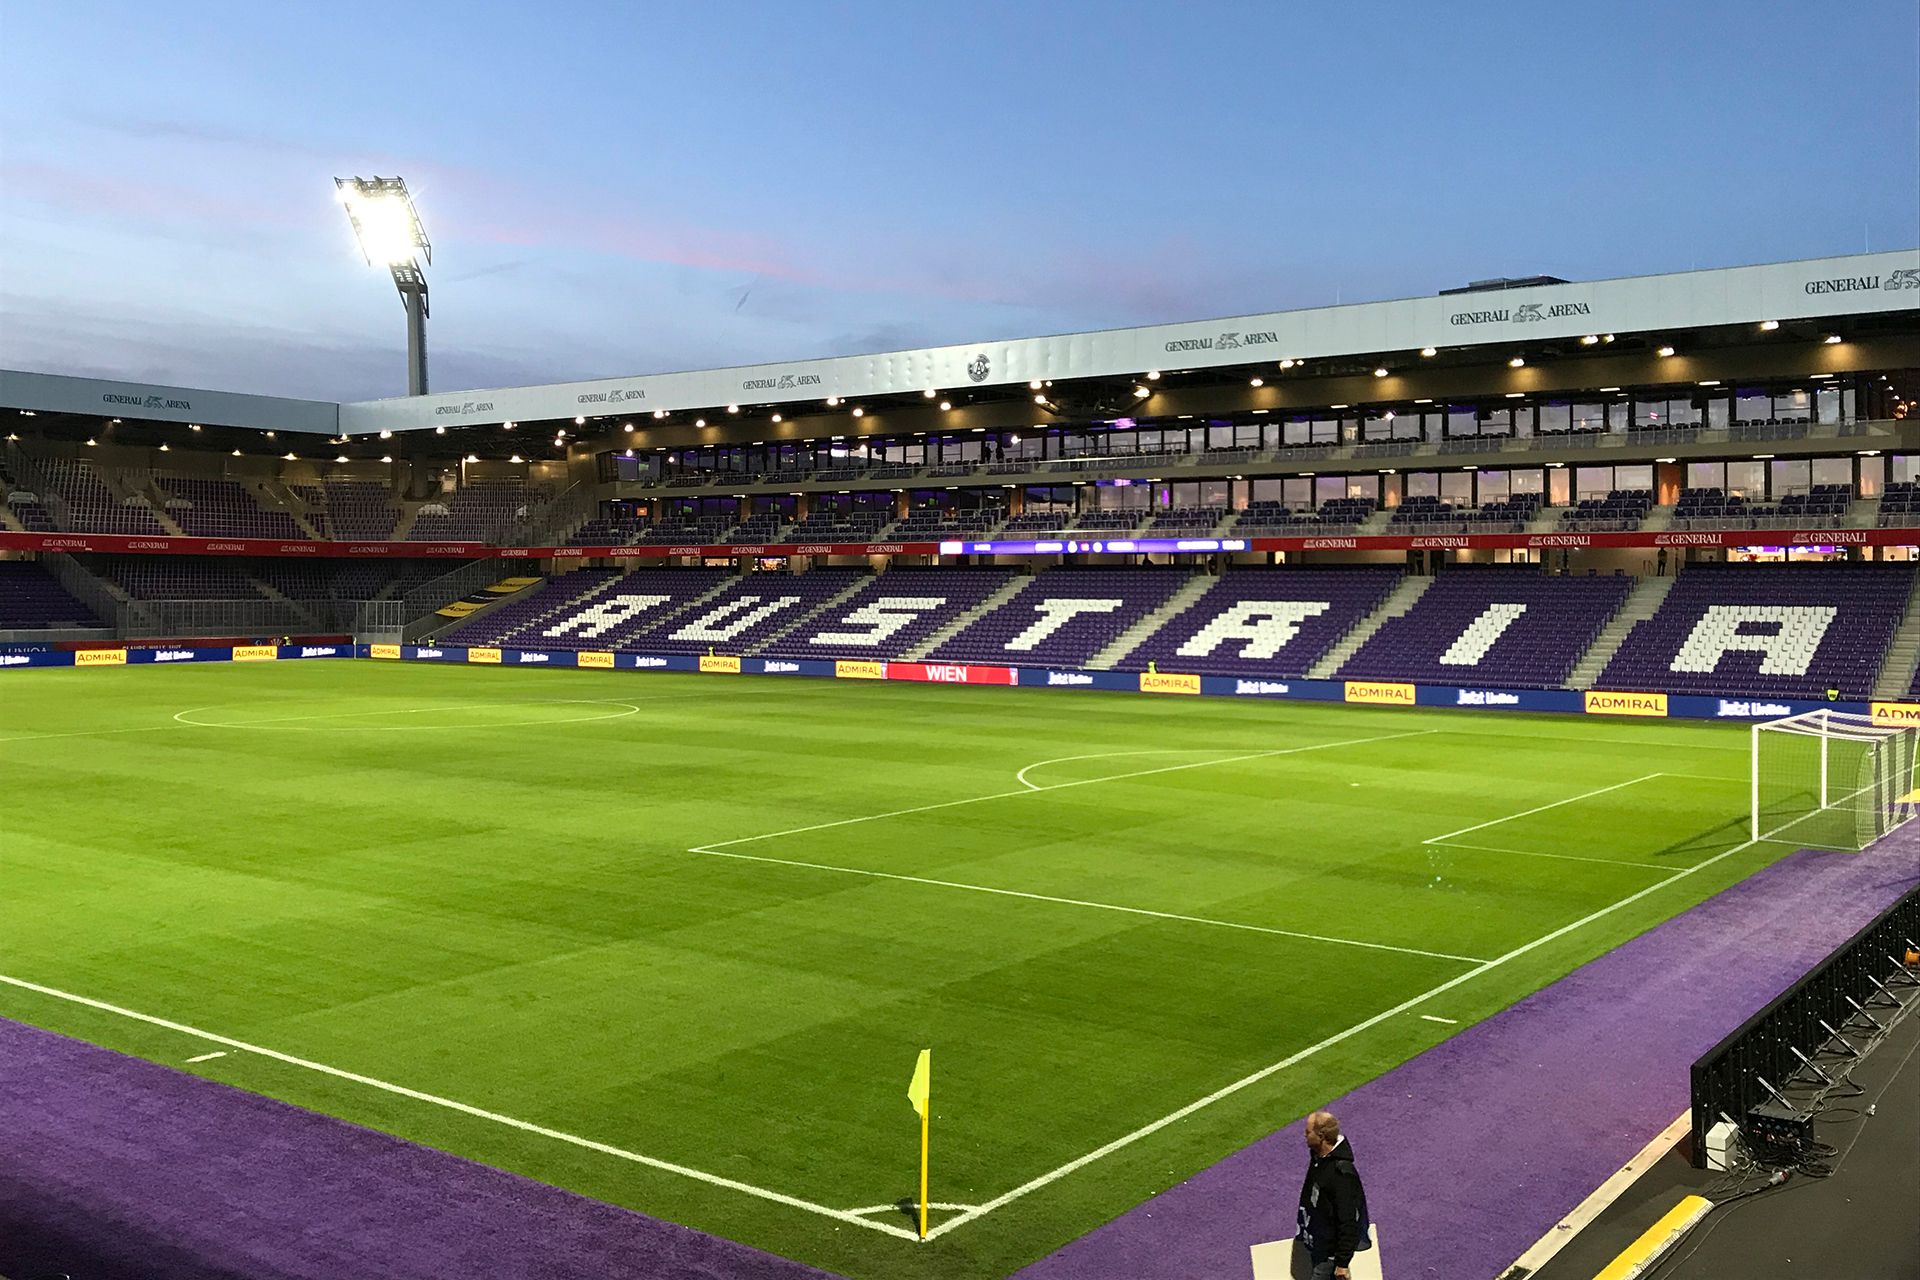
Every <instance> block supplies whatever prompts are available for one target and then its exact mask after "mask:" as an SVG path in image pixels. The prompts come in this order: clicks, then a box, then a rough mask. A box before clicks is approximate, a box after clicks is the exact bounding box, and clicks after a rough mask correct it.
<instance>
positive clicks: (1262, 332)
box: [0, 249, 1920, 435]
mask: <svg viewBox="0 0 1920 1280" xmlns="http://www.w3.org/2000/svg"><path fill="white" fill-rule="evenodd" d="M1506 284H1507V287H1504V288H1501V289H1498V290H1489V291H1486V292H1479V293H1475V292H1467V293H1462V292H1458V291H1450V292H1447V293H1443V294H1438V295H1435V296H1431V297H1420V298H1405V299H1400V300H1397V301H1390V302H1366V303H1351V304H1347V305H1343V306H1333V307H1312V308H1306V309H1302V310H1297V311H1277V312H1267V313H1264V314H1259V315H1249V316H1234V317H1228V318H1224V319H1214V320H1198V321H1188V322H1183V323H1179V324H1164V325H1144V326H1139V327H1135V328H1127V329H1103V330H1096V331H1094V332H1090V333H1072V334H1060V335H1055V336H1052V337H1041V338H1021V339H1014V340H1009V341H994V342H977V343H966V344H961V345H955V346H945V347H929V348H924V349H921V350H915V351H889V352H883V353H880V354H876V355H861V356H838V357H830V358H826V359H819V360H796V361H782V362H778V363H772V364H757V365H742V366H737V367H733V368H723V369H704V370H693V371H687V372H678V373H655V374H644V375H634V376H628V377H618V378H600V379H594V380H592V381H587V382H565V383H553V384H548V385H542V386H528V387H501V388H494V389H489V390H477V391H474V390H469V391H451V392H436V393H434V394H431V395H424V396H407V397H399V398H395V399H387V400H370V401H360V402H355V403H346V404H338V405H336V404H332V403H329V402H325V401H313V400H294V399H285V398H281V397H274V396H255V395H242V394H238V393H234V392H225V391H213V390H198V389H187V388H178V387H163V386H149V385H145V384H139V383H125V382H111V381H101V380H98V379H92V378H74V377H66V376H63V375H56V374H43V373H25V372H14V371H8V370H0V407H7V408H14V409H30V410H35V411H50V412H59V413H78V414H95V415H119V416H125V417H129V418H142V419H148V420H153V421H160V422H189V423H191V422H200V423H210V424H218V425H227V426H246V427H258V428H262V429H276V430H285V431H304V432H321V433H327V434H332V433H335V432H342V433H346V434H350V435H363V434H367V433H372V432H378V431H395V432H399V431H410V430H415V431H417V430H421V429H425V428H432V427H441V426H447V427H457V426H467V425H476V424H486V423H497V422H501V421H540V420H554V419H566V418H573V417H576V416H585V417H598V416H604V415H609V414H628V415H639V414H650V413H652V412H654V411H656V410H657V411H661V412H672V411H676V410H683V409H687V410H707V411H719V412H725V411H726V409H727V407H728V406H734V405H737V406H742V407H746V406H755V405H758V406H769V407H775V408H777V407H780V406H783V405H805V406H808V407H814V406H817V405H818V404H819V403H821V402H822V401H826V400H828V399H829V398H832V397H837V398H839V399H843V400H858V399H860V398H864V397H872V396H902V395H914V396H918V395H921V394H923V393H925V392H928V391H932V392H935V393H939V392H942V391H946V390H964V389H982V390H985V389H993V388H1000V389H1003V390H1004V389H1007V388H1011V387H1015V386H1019V385H1022V384H1027V383H1030V382H1038V383H1043V384H1044V383H1049V382H1055V381H1067V382H1071V381H1072V380H1076V379H1116V378H1118V379H1132V378H1139V377H1142V376H1144V375H1146V374H1148V373H1150V372H1153V371H1158V370H1168V371H1172V370H1205V369H1214V368H1218V369H1226V368H1230V367H1238V366H1248V365H1254V364H1261V363H1266V362H1274V363H1277V362H1279V361H1281V360H1302V359H1313V360H1326V359H1334V358H1341V357H1348V358H1352V357H1360V356H1366V357H1369V358H1370V359H1371V358H1378V359H1391V358H1393V357H1395V356H1396V355H1397V356H1399V357H1401V358H1403V359H1417V358H1418V356H1419V353H1420V352H1421V351H1422V349H1423V348H1447V349H1459V348H1463V347H1473V346H1480V345H1490V344H1506V345H1511V344H1513V343H1515V342H1554V341H1558V342H1566V341H1577V340H1579V339H1580V338H1582V337H1585V336H1587V335H1590V334H1591V335H1600V334H1611V333H1619V334H1626V333H1647V332H1661V331H1670V330H1695V329H1702V328H1710V327H1718V326H1729V325H1742V324H1758V323H1760V322H1762V321H1767V320H1774V321H1780V322H1783V323H1785V322H1791V321H1795V320H1810V319H1816V318H1829V317H1845V316H1862V315H1871V314H1875V313H1883V312H1896V311H1912V310H1915V309H1920V249H1906V250H1900V251H1896V252H1891V253H1873V254H1852V255H1847V256H1843V257H1834V258H1813V259H1805V260H1801V261H1796V262H1781V263H1768V264H1764V265H1758V266H1748V267H1728V268H1717V269H1713V270H1706V271H1685V272H1676V273H1672V274H1668V275H1655V276H1633V277H1627V278H1622V279H1615V280H1597V281H1589V282H1569V283H1543V284H1528V283H1526V282H1512V281H1509V282H1506ZM1516 285H1517V286H1518V287H1515V286H1516Z"/></svg>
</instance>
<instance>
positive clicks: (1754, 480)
mask: <svg viewBox="0 0 1920 1280" xmlns="http://www.w3.org/2000/svg"><path fill="white" fill-rule="evenodd" d="M1727 493H1728V495H1729V496H1730V497H1735V498H1744V499H1746V500H1747V501H1748V502H1759V501H1760V500H1761V499H1763V498H1765V497H1766V496H1767V464H1766V463H1764V462H1729V463H1728V464H1727Z"/></svg>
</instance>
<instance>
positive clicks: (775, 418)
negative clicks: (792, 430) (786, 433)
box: [773, 413, 780, 422]
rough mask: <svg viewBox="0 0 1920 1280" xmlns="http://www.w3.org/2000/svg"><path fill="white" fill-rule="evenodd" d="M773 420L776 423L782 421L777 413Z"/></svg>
mask: <svg viewBox="0 0 1920 1280" xmlns="http://www.w3.org/2000/svg"><path fill="white" fill-rule="evenodd" d="M773 420H774V421H775V422H778V421H780V415H779V414H777V413H776V414H774V415H773Z"/></svg>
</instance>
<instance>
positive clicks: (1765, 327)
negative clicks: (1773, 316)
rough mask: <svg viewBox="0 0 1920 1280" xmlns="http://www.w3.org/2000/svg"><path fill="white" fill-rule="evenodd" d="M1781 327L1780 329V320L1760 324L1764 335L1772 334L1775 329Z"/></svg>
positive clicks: (1763, 321)
mask: <svg viewBox="0 0 1920 1280" xmlns="http://www.w3.org/2000/svg"><path fill="white" fill-rule="evenodd" d="M1779 327H1780V322H1779V321H1778V320H1762V321H1761V322H1760V328H1761V331H1762V332H1764V333H1772V332H1773V331H1774V330H1775V329H1778V328H1779Z"/></svg>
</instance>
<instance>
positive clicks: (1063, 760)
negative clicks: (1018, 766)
mask: <svg viewBox="0 0 1920 1280" xmlns="http://www.w3.org/2000/svg"><path fill="white" fill-rule="evenodd" d="M1206 750H1208V748H1206V747H1148V748H1145V749H1143V750H1138V751H1095V752H1093V753H1092V754H1090V755H1084V756H1055V757H1054V758H1053V759H1051V760H1036V761H1034V762H1033V763H1032V764H1030V765H1028V766H1027V767H1026V768H1024V769H1022V770H1021V771H1020V772H1018V773H1016V774H1014V775H1013V780H1014V781H1015V782H1018V783H1019V784H1020V785H1021V786H1023V787H1026V788H1028V789H1030V790H1033V791H1045V790H1046V788H1045V787H1043V786H1041V785H1040V784H1039V783H1037V782H1028V781H1027V774H1028V773H1030V772H1032V771H1033V770H1035V769H1038V768H1041V767H1042V766H1044V765H1050V764H1068V763H1071V762H1072V761H1075V760H1110V759H1112V758H1113V757H1115V756H1177V755H1183V754H1184V755H1199V754H1201V753H1202V752H1204V751H1206Z"/></svg>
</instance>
